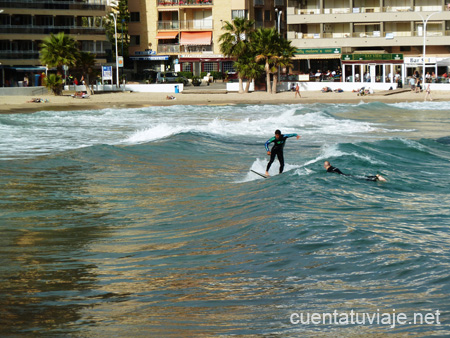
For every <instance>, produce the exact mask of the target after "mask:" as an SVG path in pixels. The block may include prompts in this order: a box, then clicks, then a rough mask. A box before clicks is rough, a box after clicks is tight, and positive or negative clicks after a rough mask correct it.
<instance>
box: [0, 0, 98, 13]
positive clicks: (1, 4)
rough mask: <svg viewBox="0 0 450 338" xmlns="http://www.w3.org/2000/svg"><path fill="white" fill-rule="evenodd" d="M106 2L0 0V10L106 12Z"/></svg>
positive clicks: (89, 0) (90, 0)
mask: <svg viewBox="0 0 450 338" xmlns="http://www.w3.org/2000/svg"><path fill="white" fill-rule="evenodd" d="M106 4H107V0H88V1H81V0H72V1H70V0H66V1H55V0H0V8H3V9H5V8H17V9H57V10H63V9H65V10H68V9H78V10H90V11H106Z"/></svg>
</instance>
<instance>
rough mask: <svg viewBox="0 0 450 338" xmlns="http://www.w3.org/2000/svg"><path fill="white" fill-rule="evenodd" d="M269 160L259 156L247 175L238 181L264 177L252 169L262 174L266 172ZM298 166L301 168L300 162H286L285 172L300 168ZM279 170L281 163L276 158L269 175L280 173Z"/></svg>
mask: <svg viewBox="0 0 450 338" xmlns="http://www.w3.org/2000/svg"><path fill="white" fill-rule="evenodd" d="M268 162H269V161H268V160H262V159H260V158H257V159H256V160H255V161H254V162H253V163H252V165H251V167H250V169H249V171H248V172H247V174H246V176H245V177H244V178H243V179H242V180H240V181H238V182H237V183H243V182H249V181H254V180H258V179H264V178H263V177H261V176H259V175H257V174H255V173H253V172H252V171H251V170H254V171H256V172H258V173H261V174H265V172H266V166H267V163H268ZM298 168H300V165H298V164H289V163H286V162H285V163H284V170H283V173H286V172H289V171H292V170H294V169H298ZM279 170H280V163H279V162H278V160H275V162H273V164H272V166H271V167H270V170H269V175H270V176H276V175H279Z"/></svg>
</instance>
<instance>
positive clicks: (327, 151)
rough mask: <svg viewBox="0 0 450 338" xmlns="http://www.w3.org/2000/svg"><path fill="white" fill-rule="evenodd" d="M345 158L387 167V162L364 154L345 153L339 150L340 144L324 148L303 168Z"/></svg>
mask: <svg viewBox="0 0 450 338" xmlns="http://www.w3.org/2000/svg"><path fill="white" fill-rule="evenodd" d="M343 156H352V157H355V158H359V159H361V160H363V161H366V162H368V163H371V164H379V165H386V163H385V162H383V161H380V160H376V159H374V158H372V157H371V156H369V155H364V154H359V153H357V152H354V151H353V152H344V151H341V150H339V145H338V144H333V145H324V146H322V148H321V150H320V153H319V155H318V156H317V157H315V158H313V159H312V160H309V161H307V162H306V163H304V164H303V165H302V167H306V166H309V165H311V164H315V163H317V162H320V161H326V160H329V159H331V158H336V157H337V158H339V157H343Z"/></svg>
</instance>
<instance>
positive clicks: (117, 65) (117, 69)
mask: <svg viewBox="0 0 450 338" xmlns="http://www.w3.org/2000/svg"><path fill="white" fill-rule="evenodd" d="M109 15H111V16H112V17H113V18H114V35H115V37H116V87H119V52H118V50H117V18H116V15H115V14H114V13H110V14H109Z"/></svg>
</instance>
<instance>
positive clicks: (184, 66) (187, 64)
mask: <svg viewBox="0 0 450 338" xmlns="http://www.w3.org/2000/svg"><path fill="white" fill-rule="evenodd" d="M181 69H182V70H183V72H192V63H190V62H184V63H183V64H182V68H181Z"/></svg>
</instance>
